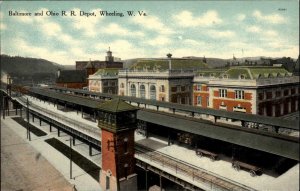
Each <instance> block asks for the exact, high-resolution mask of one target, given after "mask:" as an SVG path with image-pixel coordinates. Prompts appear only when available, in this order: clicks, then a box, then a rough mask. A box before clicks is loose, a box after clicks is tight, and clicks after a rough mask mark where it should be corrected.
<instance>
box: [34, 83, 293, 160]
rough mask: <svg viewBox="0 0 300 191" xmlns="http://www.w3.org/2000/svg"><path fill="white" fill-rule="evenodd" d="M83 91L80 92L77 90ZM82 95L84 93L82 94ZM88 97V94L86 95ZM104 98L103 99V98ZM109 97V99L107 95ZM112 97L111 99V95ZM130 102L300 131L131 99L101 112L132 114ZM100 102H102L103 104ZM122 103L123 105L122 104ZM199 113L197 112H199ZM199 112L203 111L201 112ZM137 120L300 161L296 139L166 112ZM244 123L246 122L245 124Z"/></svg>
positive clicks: (278, 121)
mask: <svg viewBox="0 0 300 191" xmlns="http://www.w3.org/2000/svg"><path fill="white" fill-rule="evenodd" d="M30 91H31V92H33V93H37V94H39V95H43V96H46V97H50V98H54V99H59V100H62V101H66V102H69V103H73V104H78V105H82V106H85V107H90V108H92V109H99V104H100V103H101V101H100V100H93V99H89V98H84V97H81V96H75V95H72V94H63V93H56V92H54V91H49V90H45V89H43V90H42V89H39V88H32V89H31V90H30ZM80 91H83V90H80ZM83 92H84V91H83ZM85 93H86V94H88V93H89V92H85ZM102 96H103V95H102ZM107 96H108V95H107ZM110 96H111V95H110ZM118 97H120V96H112V97H111V98H118ZM121 99H122V100H124V101H129V102H136V103H141V102H143V101H144V103H145V102H147V104H149V105H150V104H152V105H159V106H161V107H165V108H171V109H172V108H176V109H178V110H182V111H192V112H199V113H207V114H211V115H215V116H221V117H226V118H233V119H240V120H245V119H247V118H248V121H255V122H258V123H261V124H269V125H270V124H271V125H274V126H278V127H286V126H287V127H290V128H291V129H295V130H299V124H298V121H290V120H285V119H282V118H275V117H265V116H257V115H250V114H243V113H234V112H224V111H221V110H213V109H208V110H205V111H204V110H203V108H197V107H193V106H187V105H181V104H173V103H167V102H157V101H154V100H143V99H140V98H131V97H124V96H122V97H120V99H115V100H113V101H111V102H107V103H106V104H103V106H102V107H103V108H104V109H107V110H111V111H118V110H120V111H125V110H126V109H129V110H132V109H133V108H134V109H136V107H134V106H131V105H130V104H127V103H126V105H124V104H125V102H123V101H120V100H121ZM102 102H103V101H102ZM108 103H112V104H113V107H111V106H109V104H108ZM123 103H124V104H123ZM199 109H200V110H199ZM201 109H202V110H203V111H202V112H201ZM137 118H138V119H140V120H144V121H147V122H150V123H155V124H158V125H162V126H165V127H169V128H173V129H177V130H181V131H186V132H190V133H194V134H197V135H203V136H207V137H210V138H214V139H218V140H222V141H226V142H230V143H234V144H238V145H242V146H246V147H250V148H253V149H257V150H262V151H266V152H269V153H273V154H277V155H280V156H285V157H287V158H291V159H294V160H299V139H298V138H294V137H288V136H281V135H278V134H274V133H273V134H272V133H270V132H262V131H258V130H253V129H248V128H242V127H237V126H228V125H225V124H218V123H212V122H209V121H204V120H199V119H194V118H192V117H185V116H180V115H176V114H170V113H166V112H159V111H155V110H139V111H138V112H137ZM246 121H247V120H246Z"/></svg>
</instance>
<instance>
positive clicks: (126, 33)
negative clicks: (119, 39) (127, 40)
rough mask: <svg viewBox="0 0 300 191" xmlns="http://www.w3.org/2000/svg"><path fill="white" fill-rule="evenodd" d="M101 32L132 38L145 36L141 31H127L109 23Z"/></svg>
mask: <svg viewBox="0 0 300 191" xmlns="http://www.w3.org/2000/svg"><path fill="white" fill-rule="evenodd" d="M101 32H103V33H106V34H110V35H114V36H134V37H144V36H145V34H144V33H143V32H141V31H129V30H128V29H126V28H123V27H121V26H120V25H118V24H116V23H111V24H109V25H108V26H107V27H105V28H104V29H103V30H102V31H101Z"/></svg>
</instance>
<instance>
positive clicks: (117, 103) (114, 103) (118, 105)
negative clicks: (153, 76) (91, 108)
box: [98, 98, 138, 113]
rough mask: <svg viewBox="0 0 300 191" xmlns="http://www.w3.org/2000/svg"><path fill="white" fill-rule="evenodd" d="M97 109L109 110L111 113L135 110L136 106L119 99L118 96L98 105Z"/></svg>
mask: <svg viewBox="0 0 300 191" xmlns="http://www.w3.org/2000/svg"><path fill="white" fill-rule="evenodd" d="M98 109H99V110H104V111H109V112H113V113H118V112H124V111H133V110H137V109H138V108H137V107H134V106H132V105H131V104H128V103H126V102H124V101H123V100H121V99H120V98H115V99H113V100H109V101H106V102H104V103H102V104H100V105H99V106H98Z"/></svg>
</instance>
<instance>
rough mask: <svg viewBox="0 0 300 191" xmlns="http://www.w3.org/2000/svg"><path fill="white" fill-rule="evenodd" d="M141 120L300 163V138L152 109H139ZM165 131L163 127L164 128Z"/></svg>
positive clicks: (138, 116)
mask: <svg viewBox="0 0 300 191" xmlns="http://www.w3.org/2000/svg"><path fill="white" fill-rule="evenodd" d="M137 114H138V115H137V118H138V119H139V120H143V121H146V122H150V123H155V124H158V125H161V126H164V127H168V128H171V129H176V130H180V131H184V132H189V133H192V134H196V135H202V136H205V137H209V138H212V139H217V140H221V141H225V142H229V143H233V144H237V145H241V146H245V147H248V148H252V149H256V150H261V151H265V152H268V153H272V154H276V155H279V156H284V157H287V158H290V159H294V160H298V161H299V139H298V138H297V137H288V136H279V135H277V134H275V133H270V132H261V131H258V130H255V129H248V128H242V127H238V126H233V125H224V124H218V123H215V124H214V123H212V122H210V121H204V120H201V119H194V118H191V117H184V116H178V115H174V114H170V113H163V112H156V111H152V110H145V109H143V110H139V112H138V113H137ZM162 128H163V127H162Z"/></svg>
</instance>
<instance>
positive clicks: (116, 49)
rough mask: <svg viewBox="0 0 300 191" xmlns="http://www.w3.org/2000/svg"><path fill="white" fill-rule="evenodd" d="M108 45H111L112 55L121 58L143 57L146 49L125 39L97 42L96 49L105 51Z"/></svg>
mask: <svg viewBox="0 0 300 191" xmlns="http://www.w3.org/2000/svg"><path fill="white" fill-rule="evenodd" d="M108 47H111V51H112V52H113V56H115V57H119V58H121V59H129V58H141V57H145V56H146V55H147V54H146V53H147V51H146V50H145V49H143V48H140V47H139V48H138V47H135V46H134V45H133V44H132V43H131V42H129V41H127V40H115V41H111V42H109V43H103V42H102V43H97V45H96V47H95V48H96V49H97V50H98V51H99V50H100V51H103V52H104V51H106V50H107V49H108Z"/></svg>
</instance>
